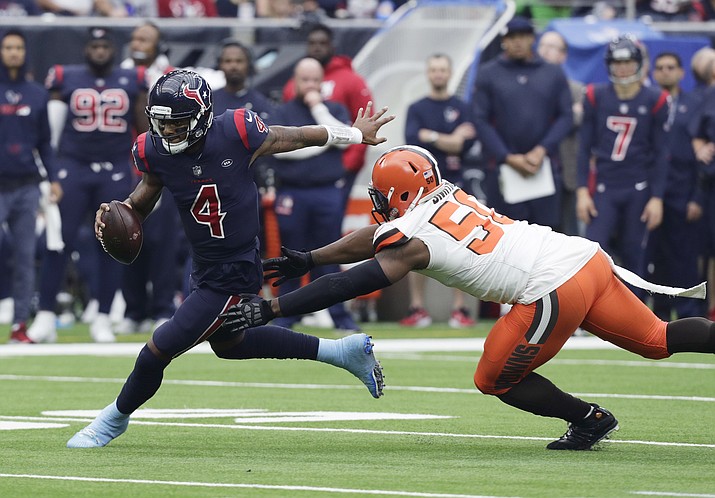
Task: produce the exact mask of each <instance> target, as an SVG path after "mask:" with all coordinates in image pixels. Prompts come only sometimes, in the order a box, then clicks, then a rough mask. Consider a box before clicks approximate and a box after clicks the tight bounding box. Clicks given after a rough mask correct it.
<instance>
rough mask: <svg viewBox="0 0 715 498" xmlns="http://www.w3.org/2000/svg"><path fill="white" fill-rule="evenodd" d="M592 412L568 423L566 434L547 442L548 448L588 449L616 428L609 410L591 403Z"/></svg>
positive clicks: (614, 418) (615, 421)
mask: <svg viewBox="0 0 715 498" xmlns="http://www.w3.org/2000/svg"><path fill="white" fill-rule="evenodd" d="M591 406H593V408H594V409H593V412H592V413H591V415H589V416H588V417H587V418H586V419H584V420H583V421H581V422H578V423H570V424H569V429H568V430H567V431H566V434H564V435H563V436H561V437H560V438H559V439H557V440H556V441H554V442H552V443H549V444H548V445H547V446H546V448H547V449H549V450H590V449H591V448H593V446H594V445H595V444H596V443H598V442H599V441H601V440H602V439H604V438H607V437H608V435H609V434H610V433H611V432H613V431H616V430H618V420H616V417H614V416H613V414H612V413H611V412H609V411H608V410H606V409H605V408H601V407H600V406H598V405H597V404H595V403H591Z"/></svg>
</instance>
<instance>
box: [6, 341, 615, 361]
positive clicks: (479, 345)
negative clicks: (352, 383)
mask: <svg viewBox="0 0 715 498" xmlns="http://www.w3.org/2000/svg"><path fill="white" fill-rule="evenodd" d="M484 340H485V339H484V338H483V337H469V338H441V339H431V338H424V339H414V338H413V339H379V340H375V344H376V346H375V352H376V353H377V354H378V355H379V354H380V353H436V352H449V351H483V350H484ZM142 347H144V343H138V342H120V343H112V344H94V343H68V344H5V345H0V357H22V356H136V355H137V354H138V353H139V351H140V350H141V348H142ZM563 349H581V350H582V349H617V348H616V346H614V345H613V344H610V343H608V342H605V341H602V340H601V339H599V338H597V337H571V338H570V339H569V340H568V341H567V342H566V344H565V345H564V347H563ZM187 354H214V353H213V351H212V350H211V348H210V347H209V345H208V344H207V343H202V344H199V345H198V346H196V347H195V348H193V349H191V350H190V351H188V353H187Z"/></svg>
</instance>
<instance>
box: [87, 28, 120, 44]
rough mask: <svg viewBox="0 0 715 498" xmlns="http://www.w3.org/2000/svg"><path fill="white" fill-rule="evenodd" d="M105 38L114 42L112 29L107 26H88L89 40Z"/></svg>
mask: <svg viewBox="0 0 715 498" xmlns="http://www.w3.org/2000/svg"><path fill="white" fill-rule="evenodd" d="M94 40H107V41H109V42H114V40H113V39H112V31H111V30H109V29H107V28H100V27H93V28H89V41H90V42H91V41H94Z"/></svg>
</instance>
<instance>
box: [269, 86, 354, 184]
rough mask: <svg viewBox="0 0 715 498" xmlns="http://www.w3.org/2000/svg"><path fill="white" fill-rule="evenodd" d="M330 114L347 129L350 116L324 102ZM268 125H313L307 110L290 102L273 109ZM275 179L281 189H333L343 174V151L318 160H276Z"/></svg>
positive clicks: (340, 106)
mask: <svg viewBox="0 0 715 498" xmlns="http://www.w3.org/2000/svg"><path fill="white" fill-rule="evenodd" d="M324 104H325V105H326V106H327V107H328V110H329V111H330V114H332V115H333V117H335V118H336V119H338V120H340V121H342V122H343V123H345V124H346V125H348V126H349V123H350V113H349V112H348V109H347V107H345V106H344V105H343V104H340V103H338V102H331V101H327V102H324ZM271 124H276V125H283V126H304V125H315V124H316V122H315V118H313V115H312V114H311V113H310V109H309V108H308V106H306V105H305V104H304V103H303V102H302V101H301V100H297V99H293V100H290V101H288V102H286V103H284V104H283V105H280V106H278V107H277V108H276V112H275V114H274V117H273V119H272V121H271ZM274 164H275V165H276V168H275V173H276V179H277V180H278V181H279V182H280V183H281V185H284V186H291V187H322V186H325V185H334V184H335V182H337V181H338V180H340V179H341V178H342V177H343V175H344V174H345V168H344V167H343V151H342V150H341V149H338V148H337V147H328V149H327V150H326V151H324V152H322V153H320V154H318V155H317V156H313V157H309V158H307V159H301V160H298V161H296V160H290V159H277V160H276V161H275V162H274Z"/></svg>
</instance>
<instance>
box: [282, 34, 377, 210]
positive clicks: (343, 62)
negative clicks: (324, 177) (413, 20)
mask: <svg viewBox="0 0 715 498" xmlns="http://www.w3.org/2000/svg"><path fill="white" fill-rule="evenodd" d="M307 42H308V47H307V51H306V56H307V57H312V58H313V59H316V60H318V62H320V64H321V65H322V66H323V71H324V75H323V83H322V84H321V86H320V92H321V94H322V96H323V99H324V100H329V101H333V102H339V103H341V104H343V105H344V106H345V107H347V109H348V111H349V112H350V118H351V119H353V120H354V119H355V118H356V117H357V113H358V110H359V109H360V108H364V107H365V106H366V105H367V103H368V102H369V101H371V100H372V95H371V93H370V89H369V88H368V87H367V84H366V83H365V80H363V79H362V77H361V76H360V75H359V74H357V73H356V72H355V71H354V70H353V68H352V61H351V59H350V58H349V57H347V56H345V55H336V54H335V44H334V36H333V30H332V29H330V28H329V27H328V26H325V25H324V24H318V25H316V26H314V27H312V28H311V29H310V30H309V31H308V37H307ZM294 97H295V85H294V82H293V80H292V79H291V80H289V81H288V82H287V83H286V84H285V86H284V87H283V101H284V102H288V101H289V100H291V99H293V98H294ZM366 151H367V147H366V146H365V145H364V144H357V145H351V146H350V147H348V148H347V149H346V150H345V152H344V153H343V166H344V167H345V172H344V175H343V176H344V186H343V202H344V206H347V201H348V199H349V197H350V192H351V191H352V188H353V184H354V183H355V178H356V177H357V174H358V173H359V172H360V170H361V169H362V167H363V166H364V164H365V153H366Z"/></svg>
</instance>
